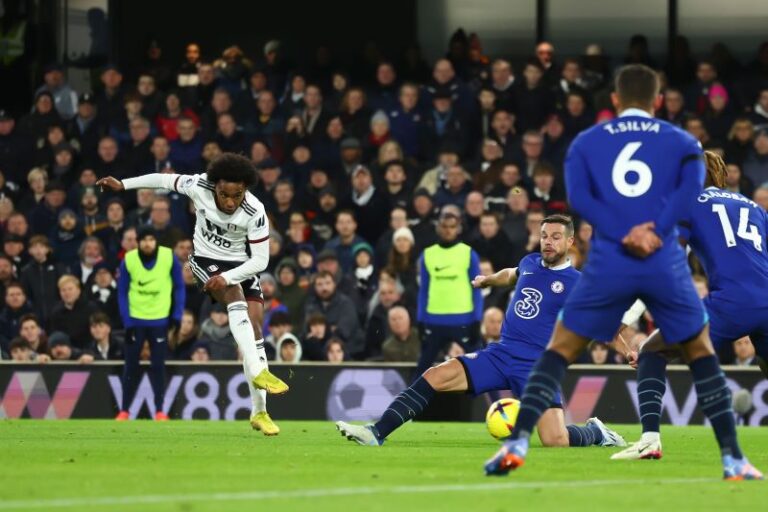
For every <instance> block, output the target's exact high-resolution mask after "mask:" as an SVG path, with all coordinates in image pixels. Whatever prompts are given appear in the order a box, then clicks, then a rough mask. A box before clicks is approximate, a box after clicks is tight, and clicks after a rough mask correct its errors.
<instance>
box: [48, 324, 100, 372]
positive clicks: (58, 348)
mask: <svg viewBox="0 0 768 512" xmlns="http://www.w3.org/2000/svg"><path fill="white" fill-rule="evenodd" d="M48 346H50V347H51V359H52V360H53V361H77V362H79V363H82V364H88V363H92V362H93V356H92V355H91V354H88V353H86V352H84V351H83V350H82V349H81V348H78V347H73V346H72V341H71V339H70V337H69V335H68V334H67V333H65V332H62V331H56V332H52V333H51V335H50V336H49V337H48Z"/></svg>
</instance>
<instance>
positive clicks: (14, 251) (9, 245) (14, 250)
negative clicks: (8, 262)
mask: <svg viewBox="0 0 768 512" xmlns="http://www.w3.org/2000/svg"><path fill="white" fill-rule="evenodd" d="M3 252H4V253H5V254H6V255H7V256H10V257H11V258H15V257H17V256H19V255H20V254H21V253H23V252H24V242H21V241H18V242H17V241H15V240H14V241H8V242H5V243H4V244H3Z"/></svg>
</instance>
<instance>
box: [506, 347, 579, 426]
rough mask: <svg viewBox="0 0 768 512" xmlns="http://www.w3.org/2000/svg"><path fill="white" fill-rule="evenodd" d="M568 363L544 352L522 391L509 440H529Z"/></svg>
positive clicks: (554, 354)
mask: <svg viewBox="0 0 768 512" xmlns="http://www.w3.org/2000/svg"><path fill="white" fill-rule="evenodd" d="M566 368H568V361H566V360H565V358H564V357H563V356H561V355H560V354H558V353H557V352H555V351H553V350H546V351H545V352H544V353H543V354H542V355H541V358H539V360H538V361H537V362H536V365H534V367H533V370H531V374H530V375H529V376H528V383H527V384H526V385H525V389H524V390H523V397H522V400H521V402H522V403H521V405H520V413H519V414H518V415H517V422H516V423H515V429H514V431H513V432H512V436H511V439H519V438H525V439H527V438H529V437H531V432H533V428H534V427H535V426H536V423H537V422H538V421H539V418H541V415H542V414H544V411H546V410H547V409H549V408H550V407H552V400H553V399H554V398H555V395H556V394H557V392H558V391H559V390H560V381H561V380H563V375H565V370H566Z"/></svg>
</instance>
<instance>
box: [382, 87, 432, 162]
mask: <svg viewBox="0 0 768 512" xmlns="http://www.w3.org/2000/svg"><path fill="white" fill-rule="evenodd" d="M418 102H419V88H418V86H417V85H415V84H413V83H405V84H403V85H402V86H401V87H400V94H399V96H398V105H397V106H395V108H393V109H391V110H390V111H389V112H388V113H387V115H388V116H389V131H390V133H391V135H392V138H393V139H394V140H396V141H397V142H399V143H400V146H401V147H402V148H403V153H404V154H405V155H406V156H407V157H408V158H416V157H418V156H419V154H420V152H419V137H420V133H421V124H422V123H423V122H424V118H423V116H422V114H421V112H420V111H419V109H418V108H417V105H418Z"/></svg>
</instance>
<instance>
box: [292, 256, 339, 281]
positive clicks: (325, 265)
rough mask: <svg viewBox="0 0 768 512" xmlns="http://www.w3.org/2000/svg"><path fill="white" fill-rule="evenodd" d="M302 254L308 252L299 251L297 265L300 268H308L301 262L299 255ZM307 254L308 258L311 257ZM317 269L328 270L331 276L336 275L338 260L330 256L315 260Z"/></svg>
mask: <svg viewBox="0 0 768 512" xmlns="http://www.w3.org/2000/svg"><path fill="white" fill-rule="evenodd" d="M304 254H308V253H305V252H300V253H299V265H300V266H301V267H302V268H308V267H309V265H304V264H303V263H301V256H302V255H304ZM309 256H310V259H311V255H309ZM310 263H311V261H310ZM317 270H318V271H319V272H329V273H330V274H331V275H333V276H335V275H338V274H339V262H338V260H336V259H332V258H331V259H327V260H324V261H318V262H317Z"/></svg>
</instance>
